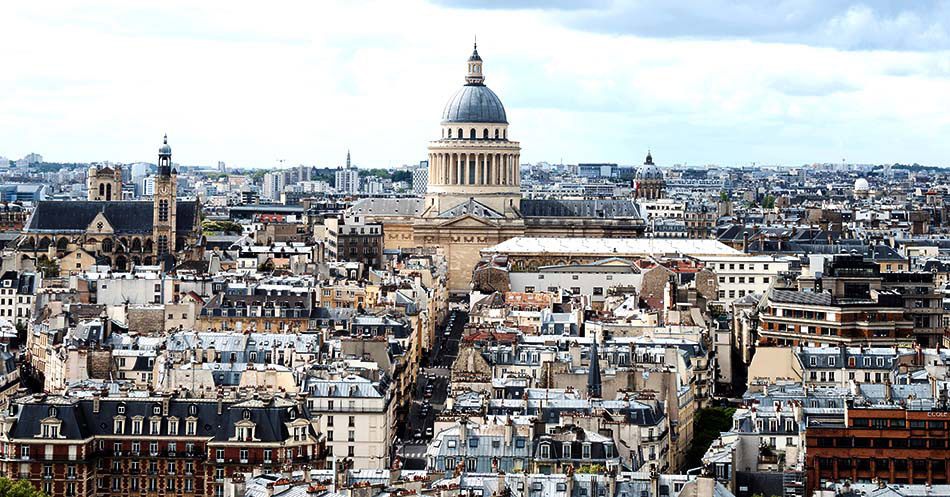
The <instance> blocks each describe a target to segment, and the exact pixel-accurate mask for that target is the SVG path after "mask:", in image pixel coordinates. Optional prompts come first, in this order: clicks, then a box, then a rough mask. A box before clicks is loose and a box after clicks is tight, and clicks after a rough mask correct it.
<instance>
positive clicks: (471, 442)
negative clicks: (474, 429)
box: [468, 437, 478, 449]
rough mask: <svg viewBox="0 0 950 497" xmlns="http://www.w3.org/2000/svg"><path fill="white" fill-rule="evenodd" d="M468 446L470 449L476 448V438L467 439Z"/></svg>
mask: <svg viewBox="0 0 950 497" xmlns="http://www.w3.org/2000/svg"><path fill="white" fill-rule="evenodd" d="M468 446H469V447H471V448H473V449H474V448H476V447H478V437H471V438H469V439H468Z"/></svg>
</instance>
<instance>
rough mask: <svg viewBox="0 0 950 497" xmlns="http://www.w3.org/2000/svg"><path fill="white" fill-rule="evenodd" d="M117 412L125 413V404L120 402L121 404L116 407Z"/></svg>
mask: <svg viewBox="0 0 950 497" xmlns="http://www.w3.org/2000/svg"><path fill="white" fill-rule="evenodd" d="M116 412H118V413H119V414H125V404H119V406H118V407H117V408H116Z"/></svg>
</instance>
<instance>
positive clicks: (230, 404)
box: [10, 397, 309, 442]
mask: <svg viewBox="0 0 950 497" xmlns="http://www.w3.org/2000/svg"><path fill="white" fill-rule="evenodd" d="M120 406H122V407H123V408H124V409H125V413H124V416H125V417H126V419H127V421H126V423H125V426H124V429H125V431H124V433H123V434H124V435H132V422H131V419H132V418H133V417H135V416H142V417H143V418H145V422H144V423H143V424H144V426H143V428H142V429H143V431H144V432H145V433H148V428H149V427H148V418H150V417H152V416H153V415H154V414H153V413H154V409H156V408H158V409H159V412H161V411H160V410H161V406H162V404H161V401H160V400H157V399H111V398H106V399H102V400H101V401H100V403H99V412H98V413H95V412H93V400H92V399H90V398H85V399H82V400H74V399H65V398H63V397H50V398H48V399H45V400H37V399H32V398H27V399H26V400H25V402H23V403H22V404H19V401H18V408H19V409H18V412H17V413H16V418H17V419H16V422H15V423H14V425H13V428H12V430H11V432H10V436H11V437H12V438H26V439H31V438H35V437H36V435H37V434H39V433H40V432H41V426H40V422H41V421H42V420H43V419H45V418H47V417H48V416H50V414H55V415H56V417H57V418H59V419H61V420H62V421H63V423H62V428H61V434H62V435H63V436H64V437H65V438H67V439H83V438H87V437H90V436H95V435H106V436H108V435H113V434H114V431H113V430H114V422H113V421H114V418H115V416H119V415H120V414H119V409H120ZM51 407H53V408H55V411H51V410H50V408H51ZM192 409H193V411H192ZM245 411H246V414H245ZM192 412H194V415H195V416H196V417H197V418H198V422H197V425H196V433H195V435H194V436H195V437H202V438H205V437H206V438H209V439H214V440H218V441H226V440H228V439H229V438H232V437H234V434H235V433H234V424H235V422H237V421H239V420H241V419H244V416H248V418H249V419H250V420H251V421H253V422H254V423H255V424H256V425H257V426H256V428H257V429H256V431H255V435H256V437H257V439H258V440H259V441H262V442H280V441H285V440H287V439H288V436H290V435H289V434H288V432H287V427H286V425H285V423H287V422H289V421H290V420H291V416H299V417H303V418H308V417H309V413H308V412H307V410H306V409H303V410H300V409H299V408H298V406H297V405H296V404H295V403H293V402H291V401H289V400H284V399H272V400H270V401H268V402H265V401H262V400H246V401H242V402H239V403H234V401H224V402H223V404H222V413H221V414H220V415H219V414H218V406H217V402H216V401H211V402H208V401H192V400H189V399H174V400H171V401H170V402H169V409H168V416H167V417H165V416H163V420H162V423H161V426H160V430H161V433H160V434H161V435H177V436H184V435H185V428H186V427H185V418H187V417H189V416H191V415H192V414H191V413H192ZM172 416H174V417H177V418H178V420H179V423H178V432H176V433H169V431H168V430H169V425H170V424H169V423H168V421H167V418H168V417H172Z"/></svg>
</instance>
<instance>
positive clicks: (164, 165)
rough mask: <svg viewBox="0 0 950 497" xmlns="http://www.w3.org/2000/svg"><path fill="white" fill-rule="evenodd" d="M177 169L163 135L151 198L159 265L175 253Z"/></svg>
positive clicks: (153, 233) (154, 238) (166, 136)
mask: <svg viewBox="0 0 950 497" xmlns="http://www.w3.org/2000/svg"><path fill="white" fill-rule="evenodd" d="M177 197H178V171H177V170H175V169H172V148H171V147H170V146H169V145H168V135H165V140H164V143H163V144H162V147H161V148H159V149H158V175H157V176H155V196H154V197H153V200H152V209H153V211H152V239H153V240H155V244H154V247H155V248H154V249H153V250H154V252H155V255H156V260H157V261H158V264H159V265H162V264H163V263H164V262H165V260H166V257H165V256H166V255H172V256H173V254H174V253H175V250H176V246H175V243H176V241H175V227H176V224H175V223H176V219H177V215H176V214H177V213H176V210H177V205H178V202H177Z"/></svg>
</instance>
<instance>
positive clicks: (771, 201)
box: [762, 195, 775, 209]
mask: <svg viewBox="0 0 950 497" xmlns="http://www.w3.org/2000/svg"><path fill="white" fill-rule="evenodd" d="M762 208H764V209H774V208H775V197H773V196H772V195H766V196H765V198H764V199H762Z"/></svg>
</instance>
